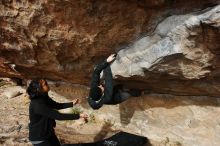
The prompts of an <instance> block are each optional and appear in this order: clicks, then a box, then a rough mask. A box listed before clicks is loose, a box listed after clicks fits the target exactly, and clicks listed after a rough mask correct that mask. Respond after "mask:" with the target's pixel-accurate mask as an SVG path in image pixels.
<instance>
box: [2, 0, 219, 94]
mask: <svg viewBox="0 0 220 146" xmlns="http://www.w3.org/2000/svg"><path fill="white" fill-rule="evenodd" d="M219 3H220V1H219V0H208V1H200V0H191V1H181V0H175V1H173V0H145V1H144V0H141V1H132V0H129V1H118V0H111V1H87V0H86V1H74V2H73V1H71V0H66V1H61V0H56V1H53V0H46V1H45V0H31V1H30V0H29V1H28V0H24V1H16V0H9V1H6V0H3V1H1V2H0V16H1V17H0V18H1V23H0V32H1V35H0V70H1V73H0V74H1V76H8V77H19V78H35V77H45V78H48V79H52V80H63V81H68V82H71V83H77V84H81V85H88V83H89V81H90V77H91V72H92V69H93V66H94V65H95V64H96V63H97V62H98V61H100V60H101V59H103V58H105V57H106V56H108V55H109V54H111V53H114V52H119V55H118V58H117V60H116V62H115V63H114V64H113V65H112V69H113V73H114V75H115V76H120V77H126V83H127V82H131V83H130V85H133V86H134V85H135V87H139V88H145V89H150V90H152V91H154V92H163V93H171V92H172V94H182V95H183V94H184V95H199V94H202V95H209V96H217V95H219V93H218V90H219V84H218V80H219V74H218V72H219V69H218V68H219V67H218V66H219V65H218V60H219V57H218V54H219V53H218V49H219V45H218V40H219V39H218V36H219V7H218V6H216V5H218V4H219ZM120 50H121V51H120ZM10 65H16V66H15V69H16V70H17V71H16V70H14V69H12V68H11V66H10ZM122 67H123V69H121V68H122ZM119 68H120V69H119ZM118 80H119V81H122V82H123V81H124V78H118ZM207 86H208V87H209V88H206V87H207ZM174 87H175V88H174ZM186 87H188V88H187V90H184V89H186Z"/></svg>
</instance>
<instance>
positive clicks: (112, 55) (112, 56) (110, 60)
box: [106, 54, 116, 63]
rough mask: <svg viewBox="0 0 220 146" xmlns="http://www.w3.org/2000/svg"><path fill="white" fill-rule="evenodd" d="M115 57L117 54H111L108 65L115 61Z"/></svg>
mask: <svg viewBox="0 0 220 146" xmlns="http://www.w3.org/2000/svg"><path fill="white" fill-rule="evenodd" d="M115 57H116V54H111V55H110V56H109V57H108V58H107V60H106V61H107V62H108V63H110V62H112V61H113V60H114V59H115Z"/></svg>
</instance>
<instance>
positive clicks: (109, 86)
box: [88, 54, 141, 109]
mask: <svg viewBox="0 0 220 146" xmlns="http://www.w3.org/2000/svg"><path fill="white" fill-rule="evenodd" d="M115 56H116V55H115V54H112V55H110V56H109V57H108V58H107V59H106V60H104V61H103V62H101V63H100V64H98V65H97V66H96V68H95V70H94V72H93V75H92V81H91V85H90V92H89V97H88V103H89V105H90V106H91V107H92V108H93V109H99V108H101V107H102V105H103V104H109V105H115V104H119V103H121V102H123V101H125V100H126V99H128V98H129V97H131V96H135V97H137V96H140V95H141V91H140V90H137V89H123V87H122V85H115V86H113V78H112V72H111V68H110V63H111V62H112V61H113V60H114V59H115ZM102 70H103V73H104V81H105V83H104V86H103V85H101V84H100V74H101V72H102Z"/></svg>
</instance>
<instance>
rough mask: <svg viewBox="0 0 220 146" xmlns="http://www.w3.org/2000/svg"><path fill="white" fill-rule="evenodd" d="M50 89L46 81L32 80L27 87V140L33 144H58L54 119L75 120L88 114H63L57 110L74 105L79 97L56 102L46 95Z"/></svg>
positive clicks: (85, 117) (84, 117)
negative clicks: (69, 100) (28, 102)
mask: <svg viewBox="0 0 220 146" xmlns="http://www.w3.org/2000/svg"><path fill="white" fill-rule="evenodd" d="M49 90H50V88H49V86H48V84H47V81H46V80H44V79H41V80H32V81H31V83H30V84H29V86H28V88H27V93H28V95H29V98H30V105H29V119H30V123H29V140H30V141H31V143H32V144H33V145H34V146H60V142H59V140H58V138H57V136H56V135H55V131H54V127H55V126H56V122H55V120H76V119H79V118H83V119H85V120H86V119H87V118H88V115H87V114H84V113H81V114H63V113H59V112H58V111H57V110H59V109H64V108H69V107H72V106H73V105H76V104H77V103H78V102H79V99H75V100H73V102H69V103H57V102H55V101H54V100H52V99H51V98H50V97H49V96H48V91H49Z"/></svg>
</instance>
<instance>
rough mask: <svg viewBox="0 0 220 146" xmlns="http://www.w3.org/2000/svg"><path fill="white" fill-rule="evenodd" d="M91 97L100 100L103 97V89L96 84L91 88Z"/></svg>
mask: <svg viewBox="0 0 220 146" xmlns="http://www.w3.org/2000/svg"><path fill="white" fill-rule="evenodd" d="M89 97H90V98H92V99H93V100H95V101H98V100H99V99H100V98H101V97H102V90H101V89H100V88H99V87H98V86H96V87H92V88H91V89H90V93H89Z"/></svg>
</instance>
